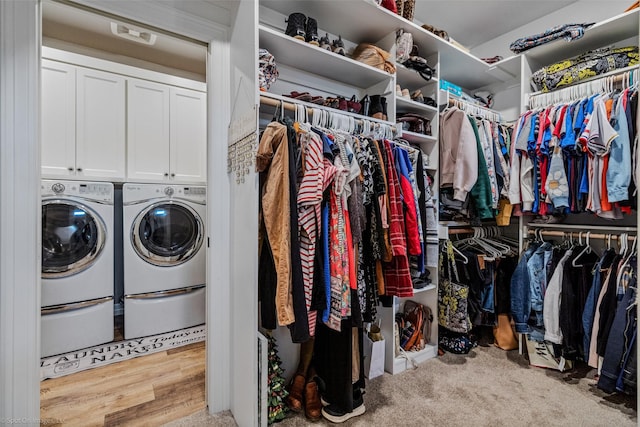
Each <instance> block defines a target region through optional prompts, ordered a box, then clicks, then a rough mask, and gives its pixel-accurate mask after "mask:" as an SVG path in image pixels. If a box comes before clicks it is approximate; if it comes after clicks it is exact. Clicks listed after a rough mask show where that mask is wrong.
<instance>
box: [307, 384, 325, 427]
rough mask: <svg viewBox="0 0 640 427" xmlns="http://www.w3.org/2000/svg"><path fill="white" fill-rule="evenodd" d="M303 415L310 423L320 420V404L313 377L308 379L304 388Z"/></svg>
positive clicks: (318, 392) (316, 385)
mask: <svg viewBox="0 0 640 427" xmlns="http://www.w3.org/2000/svg"><path fill="white" fill-rule="evenodd" d="M304 414H305V415H306V416H307V418H308V419H310V420H311V421H318V420H319V419H320V418H322V402H321V401H320V391H319V390H318V384H317V383H316V380H315V376H312V377H310V379H309V381H307V385H305V387H304Z"/></svg>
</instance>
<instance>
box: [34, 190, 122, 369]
mask: <svg viewBox="0 0 640 427" xmlns="http://www.w3.org/2000/svg"><path fill="white" fill-rule="evenodd" d="M41 195H42V272H41V278H42V280H41V285H42V291H41V307H42V309H41V337H42V340H41V344H42V352H41V353H42V357H46V356H51V355H55V354H60V353H66V352H70V351H74V350H79V349H82V348H86V347H91V346H94V345H98V344H102V343H105V342H109V341H113V337H114V325H113V292H114V272H113V268H114V263H113V257H114V255H113V248H114V244H113V241H114V239H113V236H114V229H113V214H114V189H113V184H111V183H108V182H83V181H54V180H43V181H42V186H41Z"/></svg>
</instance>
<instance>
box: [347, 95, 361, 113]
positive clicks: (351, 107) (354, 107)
mask: <svg viewBox="0 0 640 427" xmlns="http://www.w3.org/2000/svg"><path fill="white" fill-rule="evenodd" d="M360 110H362V104H360V103H359V102H358V100H357V99H356V96H355V95H353V96H352V97H351V99H350V100H349V101H347V111H349V112H350V113H356V114H360Z"/></svg>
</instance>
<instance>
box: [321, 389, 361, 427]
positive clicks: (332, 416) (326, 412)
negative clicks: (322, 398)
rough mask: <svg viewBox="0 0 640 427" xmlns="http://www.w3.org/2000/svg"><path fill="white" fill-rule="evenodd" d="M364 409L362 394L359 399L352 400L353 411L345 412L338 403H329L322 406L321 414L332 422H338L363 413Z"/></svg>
mask: <svg viewBox="0 0 640 427" xmlns="http://www.w3.org/2000/svg"><path fill="white" fill-rule="evenodd" d="M365 410H366V408H365V407H364V401H363V400H362V396H360V398H359V399H354V400H353V411H351V412H346V411H345V410H344V409H341V408H340V407H339V406H338V405H334V404H330V405H328V406H325V407H324V408H322V416H323V417H325V418H326V419H327V420H329V421H331V422H332V423H336V424H339V423H343V422H345V421H347V420H350V419H351V418H353V417H357V416H359V415H362V414H364V413H365Z"/></svg>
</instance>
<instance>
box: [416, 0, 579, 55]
mask: <svg viewBox="0 0 640 427" xmlns="http://www.w3.org/2000/svg"><path fill="white" fill-rule="evenodd" d="M576 1H578V0H535V1H533V2H532V1H530V0H416V8H415V17H414V19H415V20H416V21H420V22H422V23H425V24H430V25H432V26H434V27H436V28H438V29H441V30H445V31H447V32H448V33H449V35H450V36H451V37H453V38H454V39H455V40H456V41H457V42H458V43H460V44H462V45H463V46H465V47H467V48H469V49H472V48H474V47H476V46H478V45H481V44H483V43H485V42H488V41H489V40H493V39H495V38H496V37H498V36H500V35H502V34H505V33H508V32H509V31H511V30H515V29H516V28H518V27H521V26H523V25H525V24H528V23H530V22H532V21H534V20H536V19H538V18H541V17H543V16H546V15H547V14H549V13H551V12H553V11H556V10H558V9H561V8H563V7H565V6H568V5H570V4H571V3H575V2H576Z"/></svg>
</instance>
